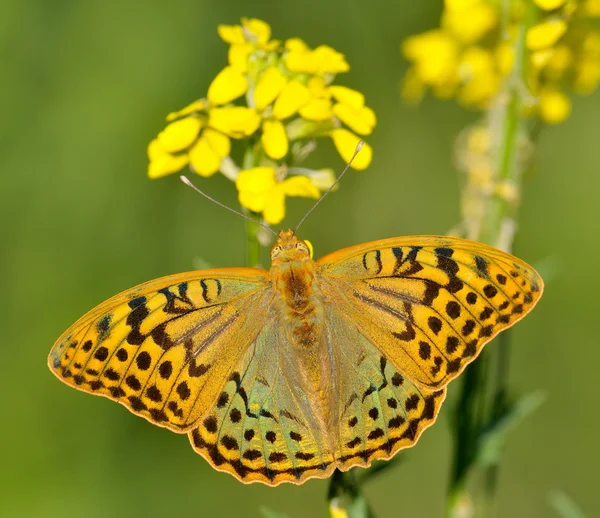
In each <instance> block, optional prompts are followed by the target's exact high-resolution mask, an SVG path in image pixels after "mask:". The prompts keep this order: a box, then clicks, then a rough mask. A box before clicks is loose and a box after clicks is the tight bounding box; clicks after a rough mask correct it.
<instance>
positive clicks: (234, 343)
mask: <svg viewBox="0 0 600 518" xmlns="http://www.w3.org/2000/svg"><path fill="white" fill-rule="evenodd" d="M266 279H267V272H266V271H264V270H257V269H221V270H205V271H200V272H190V273H184V274H178V275H172V276H168V277H163V278H161V279H157V280H155V281H150V282H148V283H145V284H142V285H140V286H137V287H135V288H133V289H131V290H128V291H125V292H123V293H121V294H119V295H117V296H115V297H113V298H111V299H109V300H107V301H106V302H104V303H102V304H100V305H99V306H98V307H96V308H95V309H93V310H91V311H90V312H89V313H87V314H86V315H84V316H83V317H82V318H81V319H79V320H78V321H77V322H76V323H75V324H74V325H72V326H71V327H70V328H69V329H68V330H67V331H66V332H65V333H63V335H62V336H61V337H60V338H59V339H58V340H57V342H56V343H55V344H54V346H53V348H52V350H51V352H50V356H49V358H48V363H49V366H50V369H51V370H52V372H53V373H54V374H55V375H56V376H57V377H58V378H59V379H61V380H62V381H64V382H65V383H67V384H69V385H71V386H73V387H75V388H77V389H80V390H83V391H86V392H90V393H92V394H97V395H103V396H106V397H109V398H111V399H114V400H116V401H118V402H119V403H121V404H123V405H124V406H126V407H127V408H128V409H129V410H131V411H132V412H134V413H136V414H138V415H141V416H143V417H145V418H146V419H148V420H149V421H151V422H153V423H155V424H157V425H160V426H164V427H167V428H169V429H171V430H173V431H176V432H182V431H186V430H188V429H190V428H191V427H192V426H193V425H194V423H195V422H196V421H197V420H198V419H199V418H200V416H201V415H202V414H203V413H204V412H205V410H206V408H207V407H208V406H210V405H212V404H213V403H214V401H215V400H216V398H217V397H218V394H219V390H220V388H221V387H220V386H219V385H220V384H222V383H224V381H225V380H226V379H227V378H228V376H229V373H230V370H231V369H232V366H233V365H234V364H235V362H236V361H237V358H238V357H239V356H240V355H241V354H242V353H243V352H244V350H245V347H246V346H247V345H248V344H249V343H250V342H251V341H252V339H253V337H254V336H256V334H257V333H258V332H259V330H260V327H261V326H262V323H263V322H264V319H265V318H266V311H265V307H266V306H267V305H268V301H267V300H266V299H268V297H269V290H270V285H269V283H268V282H267V280H266Z"/></svg>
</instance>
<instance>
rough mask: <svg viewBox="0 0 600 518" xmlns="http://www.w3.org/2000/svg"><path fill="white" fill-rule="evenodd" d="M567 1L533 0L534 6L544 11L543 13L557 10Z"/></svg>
mask: <svg viewBox="0 0 600 518" xmlns="http://www.w3.org/2000/svg"><path fill="white" fill-rule="evenodd" d="M566 1H567V0H533V2H534V3H535V5H537V6H538V7H539V8H540V9H544V11H552V10H554V9H558V8H559V7H562V6H563V5H565V2H566Z"/></svg>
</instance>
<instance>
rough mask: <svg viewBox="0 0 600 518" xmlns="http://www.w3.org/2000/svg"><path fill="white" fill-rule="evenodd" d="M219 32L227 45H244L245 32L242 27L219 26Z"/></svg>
mask: <svg viewBox="0 0 600 518" xmlns="http://www.w3.org/2000/svg"><path fill="white" fill-rule="evenodd" d="M217 32H218V33H219V36H220V37H221V39H222V40H223V41H224V42H225V43H230V44H235V43H244V41H246V40H245V38H244V31H243V29H242V27H241V25H218V26H217Z"/></svg>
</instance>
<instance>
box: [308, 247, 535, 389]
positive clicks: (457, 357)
mask: <svg viewBox="0 0 600 518" xmlns="http://www.w3.org/2000/svg"><path fill="white" fill-rule="evenodd" d="M318 264H319V265H321V266H322V268H323V270H322V276H323V279H324V280H323V282H324V284H325V286H326V288H325V290H324V293H326V296H327V298H328V299H329V301H330V303H331V304H333V305H335V306H336V307H338V308H344V309H343V312H344V313H345V314H346V315H347V316H348V317H349V318H350V319H352V320H353V321H354V322H355V323H356V325H357V326H358V327H359V329H360V331H361V334H363V335H364V336H365V337H367V338H368V339H369V340H370V341H371V342H372V343H373V344H375V345H376V347H377V348H378V349H379V350H380V351H381V352H382V353H383V354H384V355H386V357H387V359H388V360H389V361H390V362H391V363H392V364H393V365H394V366H395V367H396V368H398V369H399V370H400V371H401V372H402V374H403V375H404V376H405V377H407V378H409V379H411V380H412V381H414V382H416V383H418V384H419V385H420V386H422V387H430V388H436V387H443V386H444V385H446V384H447V383H448V382H449V381H450V380H451V379H453V378H455V377H456V376H458V374H460V372H462V370H463V369H464V367H465V366H466V365H467V364H468V363H470V362H471V361H473V360H474V359H475V358H476V357H477V355H478V354H479V352H480V351H481V349H482V347H483V346H484V345H485V344H486V343H487V342H489V341H490V340H491V339H492V338H493V337H494V336H495V335H496V334H498V333H499V332H500V331H502V330H503V329H506V328H507V327H510V326H511V325H512V324H514V323H515V322H516V321H518V320H520V319H521V318H522V317H523V316H524V315H525V314H526V313H527V312H529V311H530V310H531V309H532V308H533V306H534V305H535V303H536V302H537V300H538V299H539V297H540V296H541V293H542V289H543V283H542V279H541V278H540V276H539V275H538V274H537V272H536V271H535V270H534V269H533V268H532V267H531V266H529V265H527V264H526V263H524V262H523V261H521V260H520V259H517V258H516V257H514V256H512V255H510V254H506V253H503V252H501V251H499V250H496V249H494V248H492V247H489V246H486V245H483V244H481V243H475V242H471V241H466V240H463V239H458V238H449V237H437V236H415V237H404V238H395V239H388V240H383V241H379V242H373V243H365V244H363V245H357V246H355V247H350V248H347V249H344V250H340V251H338V252H335V253H333V254H330V255H328V256H326V257H323V258H322V259H320V260H319V261H318Z"/></svg>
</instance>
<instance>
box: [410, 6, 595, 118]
mask: <svg viewBox="0 0 600 518" xmlns="http://www.w3.org/2000/svg"><path fill="white" fill-rule="evenodd" d="M507 1H508V5H509V9H508V11H509V15H508V17H506V15H504V16H503V14H502V11H501V10H502V9H503V8H504V9H505V8H506V7H503V5H504V4H506V2H498V1H497V0H445V2H444V11H443V14H442V18H441V22H440V27H439V28H437V29H433V30H430V31H427V32H424V33H422V34H417V35H415V36H411V37H409V38H407V39H406V40H405V41H404V42H403V44H402V52H403V54H404V56H405V57H406V58H407V59H408V60H409V61H410V62H411V67H410V68H409V70H408V72H407V74H406V76H405V78H404V82H403V91H402V93H403V97H404V98H405V99H406V100H407V101H410V102H419V101H420V100H421V98H422V97H423V95H424V93H425V91H426V90H427V89H430V90H431V91H432V92H433V94H434V95H436V96H437V97H440V98H442V99H448V98H453V97H454V98H456V99H457V101H458V102H459V103H461V104H463V105H467V106H472V107H475V108H479V109H487V108H489V105H490V102H491V100H492V99H493V98H494V97H495V96H496V94H497V93H498V92H499V91H500V90H501V88H502V86H503V82H504V79H506V77H507V76H508V75H509V74H510V72H511V70H512V66H513V62H514V59H515V55H514V51H515V42H516V40H517V38H518V36H519V31H520V29H521V28H522V27H526V28H527V32H526V34H525V46H526V63H525V64H524V69H525V71H526V75H525V77H524V80H525V82H526V85H527V88H528V89H529V90H530V92H531V93H532V95H533V99H534V101H535V102H533V103H532V104H531V106H529V107H528V112H529V113H530V114H531V115H537V116H539V117H540V118H541V119H542V120H543V121H544V122H547V123H559V122H562V121H563V120H564V119H565V118H566V117H568V115H569V113H570V110H571V102H570V99H569V96H568V95H567V94H566V93H565V89H571V90H573V91H575V92H576V93H581V94H588V93H591V92H592V91H593V90H594V89H595V88H596V87H597V86H598V84H599V83H600V30H599V29H598V27H597V26H596V25H594V24H593V21H592V20H593V18H600V0H507ZM506 18H507V19H506Z"/></svg>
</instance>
